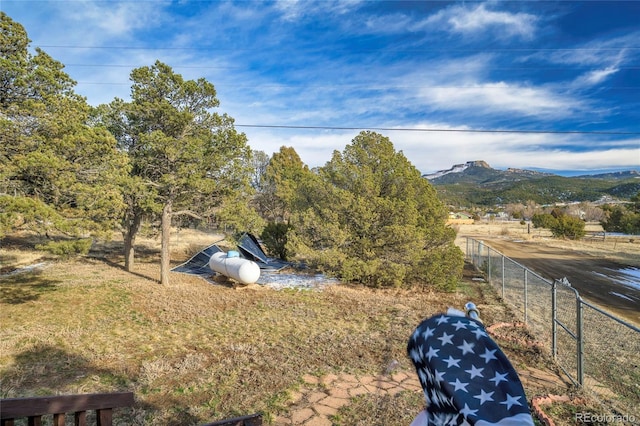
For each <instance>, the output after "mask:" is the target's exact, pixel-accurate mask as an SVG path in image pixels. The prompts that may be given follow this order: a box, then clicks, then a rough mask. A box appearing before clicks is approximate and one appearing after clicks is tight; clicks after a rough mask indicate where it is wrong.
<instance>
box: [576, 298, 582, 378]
mask: <svg viewBox="0 0 640 426" xmlns="http://www.w3.org/2000/svg"><path fill="white" fill-rule="evenodd" d="M576 342H577V344H576V356H577V359H576V375H577V376H578V377H577V379H578V384H579V385H580V386H582V385H583V384H584V368H583V367H584V334H583V330H582V299H581V298H580V295H578V294H577V293H576Z"/></svg>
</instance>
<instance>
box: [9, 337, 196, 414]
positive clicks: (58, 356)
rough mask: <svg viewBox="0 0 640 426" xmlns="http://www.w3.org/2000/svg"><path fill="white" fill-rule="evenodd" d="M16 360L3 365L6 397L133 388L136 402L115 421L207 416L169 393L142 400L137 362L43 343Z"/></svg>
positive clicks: (130, 390)
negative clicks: (119, 362) (95, 357)
mask: <svg viewBox="0 0 640 426" xmlns="http://www.w3.org/2000/svg"><path fill="white" fill-rule="evenodd" d="M12 361H13V362H11V363H10V364H8V365H5V366H4V367H0V397H2V398H27V397H38V396H51V395H65V394H69V395H73V394H88V393H105V392H106V393H108V392H133V393H134V398H135V403H134V406H133V407H131V408H124V407H123V408H117V409H116V410H115V411H114V424H127V425H146V424H149V421H151V422H153V419H154V418H155V417H157V416H158V415H160V416H161V417H162V423H163V424H172V425H183V424H201V423H203V419H199V418H197V417H196V416H194V415H192V414H190V413H188V412H187V410H184V409H181V408H180V401H179V400H177V399H172V398H171V397H166V396H165V397H164V398H162V405H161V406H160V405H159V404H158V403H148V402H145V401H144V400H142V399H141V396H142V395H141V391H140V384H139V383H138V382H139V369H137V366H135V365H126V366H122V367H121V368H120V369H111V368H104V367H102V366H99V365H96V364H95V363H93V362H91V361H90V360H89V359H87V358H85V357H84V356H82V355H81V354H79V353H74V352H69V351H68V350H65V349H61V348H59V347H56V346H52V345H50V344H43V343H40V344H36V345H34V346H31V347H30V348H29V349H27V350H25V351H23V352H20V353H18V354H16V355H15V356H14V357H13V360H12ZM118 370H119V371H118ZM205 421H206V420H205Z"/></svg>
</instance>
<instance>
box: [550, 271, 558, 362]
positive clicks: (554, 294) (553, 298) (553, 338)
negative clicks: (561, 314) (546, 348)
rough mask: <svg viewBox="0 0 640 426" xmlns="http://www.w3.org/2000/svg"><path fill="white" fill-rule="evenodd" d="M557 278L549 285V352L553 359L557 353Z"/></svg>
mask: <svg viewBox="0 0 640 426" xmlns="http://www.w3.org/2000/svg"><path fill="white" fill-rule="evenodd" d="M557 289H558V280H553V284H552V285H551V353H552V354H553V359H556V356H557V355H558V342H557V336H558V324H557V320H558V299H557V297H558V296H557Z"/></svg>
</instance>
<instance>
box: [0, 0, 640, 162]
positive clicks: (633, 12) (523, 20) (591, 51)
mask: <svg viewBox="0 0 640 426" xmlns="http://www.w3.org/2000/svg"><path fill="white" fill-rule="evenodd" d="M0 9H1V10H2V11H4V12H6V13H7V14H8V15H9V16H10V17H11V18H12V19H13V20H15V21H17V22H19V23H20V24H22V25H23V26H24V27H25V29H26V30H27V33H28V35H29V38H30V39H31V40H32V43H31V47H32V48H35V47H41V48H42V49H44V50H45V51H46V52H47V53H48V54H50V55H51V56H52V57H53V58H55V59H57V60H59V61H60V62H62V63H63V64H65V66H66V68H65V71H66V72H67V73H68V74H69V75H70V76H71V77H72V78H73V79H75V80H76V81H77V82H78V85H77V87H76V92H77V93H79V94H81V95H83V96H85V97H86V98H87V100H88V102H89V103H90V104H92V105H98V104H101V103H108V102H110V101H112V100H113V99H114V98H115V97H119V98H123V99H128V98H129V93H130V88H131V83H130V81H129V74H130V72H131V70H132V69H133V68H137V67H140V66H148V65H152V64H153V63H154V62H155V61H156V60H160V61H162V62H165V63H167V64H168V65H170V66H171V67H173V69H174V71H176V72H178V73H180V74H182V75H183V77H185V78H186V79H196V78H200V77H204V78H206V79H207V80H208V81H210V82H211V83H213V84H214V85H215V87H216V90H217V93H218V98H219V100H220V108H219V111H220V112H224V113H228V114H229V115H230V116H232V117H233V118H235V120H236V125H237V126H238V130H239V131H242V132H244V133H246V135H247V137H248V139H249V144H250V145H251V147H252V148H253V149H255V150H261V151H264V152H266V153H267V154H269V155H270V154H272V153H273V152H275V151H277V150H279V148H280V147H281V146H292V147H293V148H295V150H296V151H297V152H298V154H299V155H300V157H301V158H302V160H303V161H304V162H305V163H306V164H308V165H309V166H311V167H314V166H321V165H323V164H324V163H326V162H327V161H329V160H330V158H331V154H332V152H333V151H334V150H338V151H342V150H343V149H344V147H345V146H346V145H347V144H349V143H350V142H351V140H352V139H353V138H354V137H355V136H356V135H357V134H358V133H359V131H360V130H361V129H378V130H376V131H378V132H379V133H381V134H383V135H385V136H387V137H389V139H390V140H391V141H392V142H393V144H394V146H395V148H396V150H398V151H400V150H401V151H402V152H403V153H404V154H405V155H406V156H407V158H408V159H409V160H410V161H411V163H412V164H413V165H414V166H416V167H417V168H418V169H419V170H420V171H421V172H423V173H430V172H434V171H436V170H439V169H446V168H449V167H451V166H452V165H454V164H458V163H464V162H466V161H471V160H484V161H486V162H488V163H489V164H490V165H491V166H492V167H494V168H507V167H517V168H526V169H544V170H551V171H556V172H559V173H561V174H570V173H571V172H583V171H584V172H599V171H604V170H612V169H618V170H629V169H639V168H640V2H639V1H562V0H560V1H541V0H537V1H489V2H477V1H457V2H449V1H356V0H352V1H348V0H343V1H331V0H325V1H268V2H262V1H209V0H199V1H197V0H180V1H166V2H165V1H153V0H151V1H149V0H147V1H145V0H139V1H117V0H114V1H81V0H66V1H54V0H49V1H32V0H0ZM245 126H277V127H245ZM280 126H283V127H280ZM496 130H497V131H499V132H493V131H496Z"/></svg>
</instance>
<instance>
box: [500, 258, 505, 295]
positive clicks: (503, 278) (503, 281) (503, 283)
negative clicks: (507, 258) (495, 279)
mask: <svg viewBox="0 0 640 426" xmlns="http://www.w3.org/2000/svg"><path fill="white" fill-rule="evenodd" d="M500 259H502V300H504V286H505V285H506V283H505V281H506V280H505V276H504V255H503V254H502V253H500Z"/></svg>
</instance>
